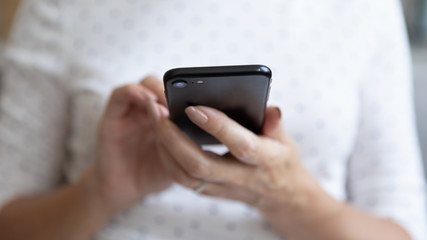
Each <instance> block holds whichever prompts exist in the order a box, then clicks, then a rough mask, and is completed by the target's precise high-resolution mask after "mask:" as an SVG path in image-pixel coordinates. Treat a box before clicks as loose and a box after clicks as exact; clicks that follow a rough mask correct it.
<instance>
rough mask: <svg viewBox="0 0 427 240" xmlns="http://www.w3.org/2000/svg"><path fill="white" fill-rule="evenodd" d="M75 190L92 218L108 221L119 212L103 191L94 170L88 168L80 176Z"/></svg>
mask: <svg viewBox="0 0 427 240" xmlns="http://www.w3.org/2000/svg"><path fill="white" fill-rule="evenodd" d="M75 188H76V191H78V192H80V194H81V195H82V196H83V199H84V200H83V201H84V202H85V204H86V206H87V209H88V212H89V213H91V214H92V215H93V216H96V217H99V218H104V219H105V220H108V219H110V218H112V217H113V216H115V215H116V214H118V213H119V212H120V211H121V209H120V208H119V207H118V206H115V205H114V204H113V202H112V201H110V200H109V198H108V196H107V194H105V192H104V191H103V189H102V187H101V184H100V182H99V180H98V178H97V176H96V172H95V169H94V168H90V169H89V170H88V171H87V172H86V173H85V174H84V175H83V176H82V178H81V179H80V180H79V181H78V182H77V183H76V184H75Z"/></svg>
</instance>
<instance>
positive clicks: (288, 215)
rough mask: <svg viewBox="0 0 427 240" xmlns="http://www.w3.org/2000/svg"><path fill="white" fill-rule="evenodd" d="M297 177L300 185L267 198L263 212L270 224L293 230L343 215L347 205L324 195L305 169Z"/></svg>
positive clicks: (324, 192) (276, 192) (325, 193)
mask: <svg viewBox="0 0 427 240" xmlns="http://www.w3.org/2000/svg"><path fill="white" fill-rule="evenodd" d="M296 175H297V176H299V177H298V181H295V182H297V183H298V184H295V185H293V186H292V187H290V188H288V189H279V190H277V191H275V192H274V193H272V194H269V196H268V197H267V198H266V199H268V200H266V201H265V202H264V206H263V207H262V208H260V211H261V212H262V213H263V215H264V216H265V218H266V219H267V220H269V221H270V222H272V223H273V224H274V223H280V225H281V227H282V228H283V227H285V228H289V229H293V228H295V227H296V226H306V227H308V226H310V225H313V224H316V223H317V222H321V221H328V220H329V219H331V218H333V217H335V216H337V215H339V214H340V213H341V212H342V210H343V208H344V206H345V205H344V204H343V203H340V202H339V201H337V200H335V199H334V198H333V197H332V196H330V195H329V194H328V193H327V192H326V191H324V190H323V189H322V187H321V186H320V185H319V184H318V183H317V182H316V180H315V179H314V178H313V177H312V176H311V175H310V174H309V173H308V172H307V171H306V170H305V169H302V171H301V172H300V173H299V174H296ZM295 179H297V178H295Z"/></svg>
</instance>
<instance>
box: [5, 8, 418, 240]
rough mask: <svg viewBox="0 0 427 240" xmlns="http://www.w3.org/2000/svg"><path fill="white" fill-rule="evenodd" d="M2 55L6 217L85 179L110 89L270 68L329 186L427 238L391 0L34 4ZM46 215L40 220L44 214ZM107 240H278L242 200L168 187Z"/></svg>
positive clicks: (296, 133)
mask: <svg viewBox="0 0 427 240" xmlns="http://www.w3.org/2000/svg"><path fill="white" fill-rule="evenodd" d="M16 20H17V21H16V23H15V27H14V31H13V34H12V36H11V38H10V41H9V42H8V44H7V46H6V49H5V50H6V51H5V59H4V60H5V61H4V62H5V65H4V68H5V69H4V76H3V81H2V85H1V90H2V94H1V100H0V186H1V188H0V205H3V204H4V203H5V202H6V201H8V200H10V199H11V198H13V197H16V196H17V195H19V194H29V193H38V192H42V191H49V190H52V189H54V188H55V187H57V186H59V185H60V184H61V183H63V182H64V180H65V181H67V182H73V181H76V180H77V179H78V178H79V176H80V175H81V174H82V172H83V171H84V169H86V168H87V167H88V166H89V165H90V164H92V163H93V161H94V160H95V145H96V137H95V135H96V129H97V122H98V121H99V118H100V115H101V112H102V110H103V107H104V104H105V102H106V99H107V98H108V96H109V94H110V92H111V90H112V89H113V88H114V87H116V86H118V85H122V84H125V83H131V82H137V81H139V80H140V79H141V78H142V77H143V76H145V75H147V74H151V73H154V74H156V75H158V76H159V77H161V76H162V74H163V73H164V72H165V71H166V70H168V69H170V68H173V67H182V66H206V65H229V64H251V63H261V64H265V65H267V66H269V67H270V68H271V69H272V71H273V85H272V93H271V95H270V103H269V104H274V105H278V106H280V107H281V109H282V112H283V114H284V123H285V125H286V129H287V131H288V133H289V134H290V135H291V136H292V137H293V138H294V139H295V141H296V142H297V145H298V147H299V150H300V152H301V155H302V158H303V162H304V164H305V166H306V167H307V169H308V170H309V171H310V172H311V173H312V175H313V176H314V177H315V178H316V179H317V180H318V181H319V183H320V184H321V185H322V187H323V188H324V189H325V190H326V191H327V192H328V193H329V194H331V195H332V196H333V197H335V198H336V199H338V200H340V201H347V202H349V203H350V204H352V205H353V206H355V207H356V208H359V209H361V210H363V211H366V212H368V213H370V214H373V215H376V216H380V217H385V218H390V219H392V220H394V221H396V222H397V223H399V224H401V225H402V226H403V227H405V228H406V229H407V230H408V231H409V232H410V233H411V234H412V236H413V237H414V239H416V240H424V239H427V234H426V232H425V228H426V226H427V222H426V208H425V194H424V187H425V186H424V182H423V172H422V165H421V161H420V154H419V149H418V146H417V139H416V133H415V128H414V126H415V125H414V112H413V107H412V89H411V87H412V86H411V73H410V64H409V63H410V61H409V53H408V41H407V38H406V36H405V28H404V23H403V20H402V14H401V8H400V6H399V1H397V0H389V1H385V0H378V1H372V0H346V1H342V0H324V1H321V2H318V1H309V0H298V1H291V0H263V1H250V0H234V1H227V0H204V1H200V0H185V1H184V0H156V1H154V0H126V1H124V0H123V1H115V0H26V1H23V3H22V6H21V8H20V11H19V14H18V17H17V19H16ZM40 217H43V216H40ZM96 239H98V240H110V239H111V240H112V239H132V240H141V239H149V240H166V239H188V240H192V239H222V240H227V239H233V240H235V239H238V240H249V239H265V240H269V239H282V238H280V236H279V235H278V234H277V233H276V232H274V231H273V229H272V228H271V227H270V226H269V224H268V223H266V221H265V220H263V218H262V216H260V214H259V213H258V212H257V211H256V210H255V209H252V208H250V207H248V206H246V205H244V204H243V203H238V202H231V201H228V200H221V199H213V198H208V197H204V196H199V195H197V194H195V193H194V192H193V191H191V190H188V189H185V188H183V187H181V186H178V185H174V186H173V187H171V188H170V189H168V190H166V191H164V192H163V193H161V194H157V195H153V196H151V197H149V198H148V199H145V200H144V201H143V202H141V203H140V204H138V205H137V206H135V207H134V208H133V209H131V210H130V211H127V212H124V213H123V214H121V215H119V216H117V217H116V218H115V219H113V220H112V221H111V223H110V224H109V225H107V226H106V227H105V228H104V229H103V230H102V231H101V232H100V233H99V234H98V236H97V238H96Z"/></svg>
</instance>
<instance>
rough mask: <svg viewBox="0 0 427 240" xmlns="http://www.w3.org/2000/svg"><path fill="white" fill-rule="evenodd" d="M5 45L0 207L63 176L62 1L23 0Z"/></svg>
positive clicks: (0, 121) (0, 106)
mask: <svg viewBox="0 0 427 240" xmlns="http://www.w3.org/2000/svg"><path fill="white" fill-rule="evenodd" d="M21 2H22V3H21V6H20V8H19V10H18V13H17V17H16V21H15V25H14V28H13V31H12V33H11V34H12V35H11V36H10V39H9V41H8V43H7V44H6V46H5V51H4V56H3V57H4V59H3V61H2V64H3V66H2V68H3V76H2V80H1V88H0V89H1V94H0V186H1V187H0V207H2V206H3V205H4V204H5V203H6V202H7V201H9V200H11V199H12V198H14V197H16V196H17V195H21V194H34V193H40V192H43V191H48V190H50V189H52V188H53V187H55V186H56V185H57V184H58V183H59V182H60V180H61V175H62V173H61V165H62V162H63V160H64V157H65V137H66V132H67V95H66V85H65V82H64V81H61V80H60V79H61V76H62V75H63V73H64V71H65V62H64V59H63V56H62V55H63V50H62V49H63V47H62V44H63V41H62V38H63V36H62V29H63V25H62V21H61V19H60V14H59V7H60V4H59V3H58V2H57V1H55V0H37V1H34V0H27V1H21Z"/></svg>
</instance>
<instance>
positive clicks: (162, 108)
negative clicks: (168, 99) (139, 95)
mask: <svg viewBox="0 0 427 240" xmlns="http://www.w3.org/2000/svg"><path fill="white" fill-rule="evenodd" d="M159 108H160V115H161V117H162V118H168V117H169V110H168V109H167V108H166V107H165V106H163V105H159Z"/></svg>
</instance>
